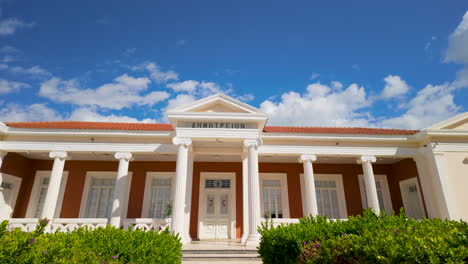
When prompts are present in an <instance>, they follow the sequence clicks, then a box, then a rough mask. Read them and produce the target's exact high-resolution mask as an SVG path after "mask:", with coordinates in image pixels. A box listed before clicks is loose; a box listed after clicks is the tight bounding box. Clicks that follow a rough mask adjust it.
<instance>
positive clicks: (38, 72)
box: [10, 65, 50, 77]
mask: <svg viewBox="0 0 468 264" xmlns="http://www.w3.org/2000/svg"><path fill="white" fill-rule="evenodd" d="M10 72H13V73H19V74H29V75H31V76H35V77H39V76H49V75H50V72H48V71H47V70H45V69H43V68H41V67H40V66H37V65H36V66H33V67H31V68H23V67H21V66H16V67H13V68H10Z"/></svg>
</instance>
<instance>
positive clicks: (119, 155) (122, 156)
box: [114, 152, 132, 161]
mask: <svg viewBox="0 0 468 264" xmlns="http://www.w3.org/2000/svg"><path fill="white" fill-rule="evenodd" d="M114 157H115V158H116V159H118V160H126V161H129V160H131V159H132V153H130V152H117V153H115V155H114Z"/></svg>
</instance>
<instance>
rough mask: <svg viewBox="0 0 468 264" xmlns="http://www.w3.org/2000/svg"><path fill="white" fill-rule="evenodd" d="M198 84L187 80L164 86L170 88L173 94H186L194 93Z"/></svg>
mask: <svg viewBox="0 0 468 264" xmlns="http://www.w3.org/2000/svg"><path fill="white" fill-rule="evenodd" d="M199 84H200V82H198V81H194V80H188V81H183V82H178V83H169V84H167V85H166V86H167V87H168V88H171V89H172V90H174V91H175V92H187V93H194V92H195V89H196V88H197V86H198V85H199Z"/></svg>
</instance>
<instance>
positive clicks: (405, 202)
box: [400, 177, 427, 217]
mask: <svg viewBox="0 0 468 264" xmlns="http://www.w3.org/2000/svg"><path fill="white" fill-rule="evenodd" d="M408 183H415V184H416V188H417V189H418V196H419V204H420V205H421V209H422V210H423V215H424V217H427V213H426V210H425V207H424V202H423V199H422V195H421V188H419V181H418V178H417V177H413V178H409V179H406V180H402V181H400V193H401V199H402V200H403V206H404V208H407V206H408V196H407V194H406V192H404V189H403V187H404V184H408ZM405 210H406V209H405Z"/></svg>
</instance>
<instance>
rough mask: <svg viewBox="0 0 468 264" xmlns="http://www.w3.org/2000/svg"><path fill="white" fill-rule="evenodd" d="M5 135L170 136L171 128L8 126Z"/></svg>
mask: <svg viewBox="0 0 468 264" xmlns="http://www.w3.org/2000/svg"><path fill="white" fill-rule="evenodd" d="M5 134H6V135H12V136H13V135H14V136H74V137H90V136H103V137H158V138H161V137H172V136H173V135H174V131H173V130H163V131H151V130H110V129H38V128H11V127H8V128H7V130H6V132H5Z"/></svg>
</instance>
